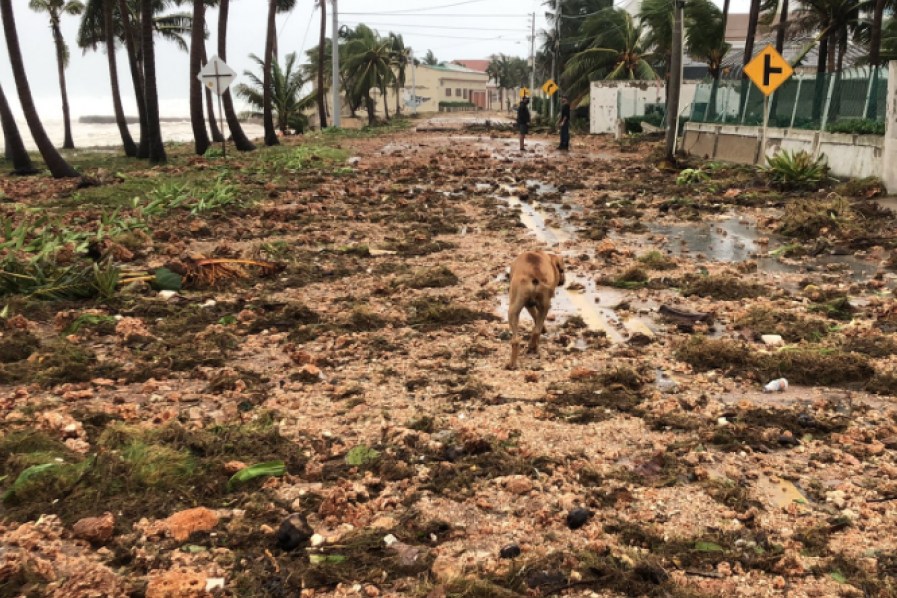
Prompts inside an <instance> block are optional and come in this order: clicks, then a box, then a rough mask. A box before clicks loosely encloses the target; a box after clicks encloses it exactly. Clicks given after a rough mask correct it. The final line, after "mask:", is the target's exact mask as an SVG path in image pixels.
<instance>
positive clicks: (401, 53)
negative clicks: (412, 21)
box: [389, 32, 411, 114]
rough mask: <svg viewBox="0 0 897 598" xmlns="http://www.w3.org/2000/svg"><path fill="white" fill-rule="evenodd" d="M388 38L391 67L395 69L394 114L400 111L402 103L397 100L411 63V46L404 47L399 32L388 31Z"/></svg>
mask: <svg viewBox="0 0 897 598" xmlns="http://www.w3.org/2000/svg"><path fill="white" fill-rule="evenodd" d="M389 40H390V42H391V43H392V48H391V54H392V55H391V57H390V59H391V61H392V67H393V69H395V72H396V77H395V90H396V114H398V113H399V112H401V111H402V104H401V102H400V101H399V98H400V96H401V95H402V89H403V88H404V87H405V81H406V71H407V69H408V65H409V64H411V48H406V47H405V40H404V39H403V38H402V35H401V34H396V33H392V32H390V33H389Z"/></svg>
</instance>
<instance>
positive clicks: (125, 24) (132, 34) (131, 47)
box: [118, 0, 150, 159]
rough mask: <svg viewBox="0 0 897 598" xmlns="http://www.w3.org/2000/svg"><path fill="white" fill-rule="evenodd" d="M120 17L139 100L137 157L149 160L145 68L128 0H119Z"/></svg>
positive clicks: (135, 90) (136, 94)
mask: <svg viewBox="0 0 897 598" xmlns="http://www.w3.org/2000/svg"><path fill="white" fill-rule="evenodd" d="M118 15H119V19H120V20H121V28H122V34H123V38H124V40H125V50H126V52H127V55H128V68H129V69H130V71H131V83H132V85H133V86H134V98H135V99H136V100H137V116H138V118H139V121H140V142H139V143H138V144H137V157H138V158H140V159H147V158H149V155H150V149H149V148H150V135H149V120H148V118H147V113H146V82H145V81H144V79H143V67H142V66H141V63H140V59H139V56H140V53H141V45H140V43H139V41H138V39H139V32H138V28H137V27H136V26H135V24H134V23H135V19H133V18H132V15H131V9H130V8H129V6H128V3H127V0H118Z"/></svg>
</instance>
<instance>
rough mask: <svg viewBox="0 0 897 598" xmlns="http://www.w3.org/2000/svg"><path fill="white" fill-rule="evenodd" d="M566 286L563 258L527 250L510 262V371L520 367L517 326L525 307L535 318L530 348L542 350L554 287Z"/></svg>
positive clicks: (534, 350)
mask: <svg viewBox="0 0 897 598" xmlns="http://www.w3.org/2000/svg"><path fill="white" fill-rule="evenodd" d="M563 284H564V258H562V257H561V256H559V255H552V254H547V253H543V252H541V251H527V252H525V253H522V254H520V255H519V256H518V257H517V259H515V260H514V261H513V262H512V263H511V290H510V302H509V305H508V324H509V325H510V327H511V335H512V338H511V361H510V362H509V363H508V369H511V370H513V369H514V368H516V367H517V357H518V355H519V354H520V339H519V338H518V335H517V327H518V326H519V324H520V311H521V310H522V309H523V308H524V307H525V308H526V311H528V312H529V315H530V316H532V318H533V333H532V335H531V336H530V339H529V346H528V347H527V349H528V350H529V351H531V352H533V353H536V352H538V351H539V335H540V334H541V333H543V332H545V318H546V317H548V310H549V309H551V299H552V298H553V297H554V290H555V288H557V287H559V286H561V285H563Z"/></svg>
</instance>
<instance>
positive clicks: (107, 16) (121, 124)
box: [103, 0, 137, 158]
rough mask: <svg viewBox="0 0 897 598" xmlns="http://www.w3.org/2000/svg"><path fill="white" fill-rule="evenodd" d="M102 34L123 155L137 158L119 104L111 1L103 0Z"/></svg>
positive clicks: (135, 146) (119, 93) (119, 89)
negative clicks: (104, 39)
mask: <svg viewBox="0 0 897 598" xmlns="http://www.w3.org/2000/svg"><path fill="white" fill-rule="evenodd" d="M103 33H104V35H105V38H106V58H107V59H108V61H109V83H110V84H111V86H112V109H113V111H114V112H115V124H116V125H117V126H118V132H119V134H120V135H121V143H122V146H123V147H124V150H125V155H126V156H127V157H129V158H134V157H136V156H137V144H136V143H134V139H133V138H132V137H131V131H130V130H128V121H127V119H126V118H125V111H124V108H122V104H121V88H120V87H119V85H118V66H117V65H116V62H115V32H114V27H113V19H112V0H103Z"/></svg>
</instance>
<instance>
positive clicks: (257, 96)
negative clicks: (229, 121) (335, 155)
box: [236, 52, 315, 135]
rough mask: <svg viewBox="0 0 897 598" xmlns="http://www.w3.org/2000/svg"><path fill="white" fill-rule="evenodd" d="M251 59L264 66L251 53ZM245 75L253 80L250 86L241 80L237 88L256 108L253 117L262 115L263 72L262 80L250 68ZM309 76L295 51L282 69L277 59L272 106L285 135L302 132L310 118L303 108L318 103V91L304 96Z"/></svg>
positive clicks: (240, 95)
mask: <svg viewBox="0 0 897 598" xmlns="http://www.w3.org/2000/svg"><path fill="white" fill-rule="evenodd" d="M249 57H250V58H252V60H253V61H255V63H256V64H257V65H258V66H259V67H260V68H261V69H264V68H265V61H264V60H262V59H261V58H259V57H258V56H256V55H255V54H250V55H249ZM243 74H244V75H245V76H246V77H247V78H248V79H249V80H250V81H251V85H247V84H245V83H240V84H239V85H237V87H236V94H237V95H238V96H239V97H241V98H243V99H244V100H246V102H248V103H249V105H250V106H252V107H253V108H254V111H253V112H252V113H251V114H252V116H259V115H260V114H261V113H262V112H264V109H265V94H264V93H263V88H264V84H265V83H264V75H262V79H259V77H258V75H256V74H255V73H253V72H251V71H244V72H243ZM305 83H306V79H305V78H304V77H303V76H302V72H301V71H300V70H299V69H297V66H296V53H295V52H293V53H291V54H287V57H286V63H285V64H284V66H283V68H281V67H280V63H279V62H278V61H277V60H276V59H275V60H274V62H273V66H272V73H271V106H272V108H273V117H274V118H275V120H276V126H277V129H278V130H279V131H280V132H281V133H283V134H284V135H288V134H289V131H290V130H291V129H292V130H293V131H298V132H302V131H304V130H305V129H306V127H308V118H307V117H306V116H305V114H304V111H305V110H307V109H308V108H310V107H311V106H313V105H314V103H315V94H314V93H312V94H309V95H307V96H305V97H302V95H301V94H302V87H303V86H304V85H305Z"/></svg>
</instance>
